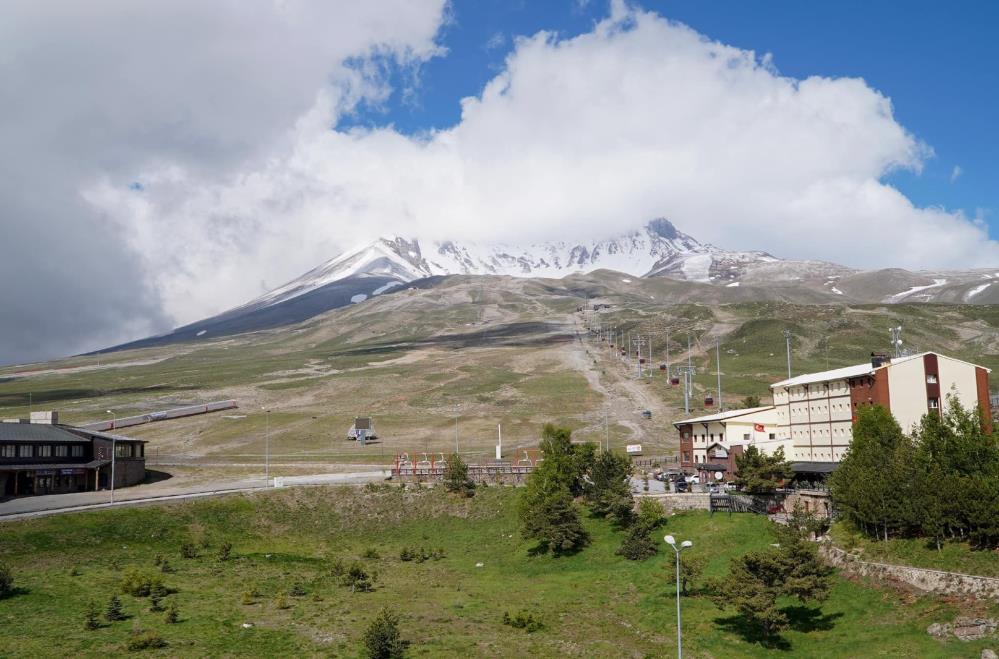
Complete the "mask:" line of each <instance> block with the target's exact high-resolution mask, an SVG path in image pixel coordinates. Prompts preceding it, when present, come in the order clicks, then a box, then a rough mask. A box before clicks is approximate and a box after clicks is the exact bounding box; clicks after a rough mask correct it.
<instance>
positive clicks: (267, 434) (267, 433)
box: [260, 407, 271, 485]
mask: <svg viewBox="0 0 999 659" xmlns="http://www.w3.org/2000/svg"><path fill="white" fill-rule="evenodd" d="M260 409H261V410H263V411H264V413H265V414H266V415H267V421H266V425H265V430H264V484H265V485H267V484H269V483H270V481H271V411H270V410H268V409H266V408H263V407H261V408H260Z"/></svg>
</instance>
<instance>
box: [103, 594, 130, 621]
mask: <svg viewBox="0 0 999 659" xmlns="http://www.w3.org/2000/svg"><path fill="white" fill-rule="evenodd" d="M104 618H105V619H106V620H107V621H108V622H114V621H116V620H124V619H125V611H124V610H123V609H122V607H121V600H120V599H118V596H117V595H112V596H111V599H109V600H108V606H107V608H106V609H104Z"/></svg>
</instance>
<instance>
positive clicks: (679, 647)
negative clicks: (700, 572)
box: [663, 535, 694, 659]
mask: <svg viewBox="0 0 999 659" xmlns="http://www.w3.org/2000/svg"><path fill="white" fill-rule="evenodd" d="M663 540H665V541H666V544H667V545H669V546H670V547H672V548H673V552H674V553H675V554H676V656H677V659H683V631H682V627H681V625H680V552H681V551H683V550H684V549H689V548H690V547H693V546H694V543H693V542H691V541H690V540H684V541H683V542H681V543H680V546H679V547H677V545H676V538H674V537H673V536H671V535H668V536H666V537H664V538H663Z"/></svg>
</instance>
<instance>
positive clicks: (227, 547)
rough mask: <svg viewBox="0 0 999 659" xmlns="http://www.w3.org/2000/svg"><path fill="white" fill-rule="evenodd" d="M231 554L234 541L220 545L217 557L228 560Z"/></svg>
mask: <svg viewBox="0 0 999 659" xmlns="http://www.w3.org/2000/svg"><path fill="white" fill-rule="evenodd" d="M230 556H232V543H231V542H229V541H226V542H223V543H222V546H220V547H219V551H218V554H217V555H216V558H218V560H219V561H228V560H229V557H230Z"/></svg>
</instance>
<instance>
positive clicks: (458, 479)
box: [444, 453, 475, 497]
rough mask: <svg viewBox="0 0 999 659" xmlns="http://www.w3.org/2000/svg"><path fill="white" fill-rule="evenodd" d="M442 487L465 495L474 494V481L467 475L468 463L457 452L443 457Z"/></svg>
mask: <svg viewBox="0 0 999 659" xmlns="http://www.w3.org/2000/svg"><path fill="white" fill-rule="evenodd" d="M444 489H446V490H447V491H448V492H453V493H456V494H461V495H463V496H466V497H470V496H473V495H474V494H475V483H473V482H472V479H471V478H469V477H468V465H467V464H465V461H464V460H462V459H461V456H460V455H458V454H457V453H452V454H451V455H449V456H447V458H445V459H444Z"/></svg>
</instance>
